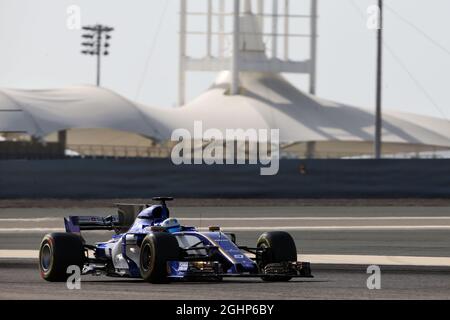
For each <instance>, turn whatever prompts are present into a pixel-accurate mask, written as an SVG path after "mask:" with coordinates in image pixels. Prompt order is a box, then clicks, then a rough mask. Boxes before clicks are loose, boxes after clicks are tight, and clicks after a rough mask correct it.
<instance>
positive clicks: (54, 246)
mask: <svg viewBox="0 0 450 320" xmlns="http://www.w3.org/2000/svg"><path fill="white" fill-rule="evenodd" d="M84 262H85V255H84V248H83V241H82V239H81V237H80V236H79V235H77V234H73V233H50V234H47V235H45V236H44V238H43V239H42V241H41V246H40V249H39V271H40V273H41V277H42V278H43V279H45V280H47V281H54V282H59V281H66V280H67V278H68V277H69V276H70V274H67V268H68V267H69V266H72V265H75V266H78V267H79V268H80V271H81V270H82V268H83V265H84Z"/></svg>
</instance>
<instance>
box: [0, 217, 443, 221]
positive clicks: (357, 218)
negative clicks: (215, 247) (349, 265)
mask: <svg viewBox="0 0 450 320" xmlns="http://www.w3.org/2000/svg"><path fill="white" fill-rule="evenodd" d="M179 219H180V220H194V221H197V220H212V221H214V220H217V221H222V220H223V221H227V220H231V221H260V220H313V221H314V220H317V221H322V220H333V221H336V220H338V221H339V220H362V221H364V220H450V217H448V216H444V217H436V216H433V217H417V216H414V217H405V216H402V217H390V216H389V217H242V218H240V217H214V218H208V217H202V218H200V217H198V218H192V217H190V218H183V217H180V218H179ZM0 221H1V220H0Z"/></svg>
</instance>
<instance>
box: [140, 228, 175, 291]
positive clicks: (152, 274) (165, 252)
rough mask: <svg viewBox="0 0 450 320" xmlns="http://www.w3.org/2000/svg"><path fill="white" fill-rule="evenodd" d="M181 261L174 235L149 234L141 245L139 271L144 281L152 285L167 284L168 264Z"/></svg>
mask: <svg viewBox="0 0 450 320" xmlns="http://www.w3.org/2000/svg"><path fill="white" fill-rule="evenodd" d="M179 259H180V247H179V246H178V241H177V239H176V238H175V236H174V235H172V234H170V233H166V232H153V233H150V234H148V235H147V236H146V237H145V238H144V240H143V241H142V244H141V253H140V259H139V269H140V272H141V276H142V279H144V281H147V282H151V283H167V282H169V279H168V278H167V276H168V274H169V270H168V265H167V262H168V261H170V260H175V261H176V260H179Z"/></svg>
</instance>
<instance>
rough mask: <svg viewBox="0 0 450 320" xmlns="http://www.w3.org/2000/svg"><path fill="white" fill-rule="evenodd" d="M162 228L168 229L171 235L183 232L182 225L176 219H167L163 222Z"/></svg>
mask: <svg viewBox="0 0 450 320" xmlns="http://www.w3.org/2000/svg"><path fill="white" fill-rule="evenodd" d="M160 226H161V227H164V228H166V230H167V231H169V232H170V233H172V232H179V231H181V225H180V223H179V222H178V220H177V219H175V218H167V219H166V220H164V221H163V222H161V224H160Z"/></svg>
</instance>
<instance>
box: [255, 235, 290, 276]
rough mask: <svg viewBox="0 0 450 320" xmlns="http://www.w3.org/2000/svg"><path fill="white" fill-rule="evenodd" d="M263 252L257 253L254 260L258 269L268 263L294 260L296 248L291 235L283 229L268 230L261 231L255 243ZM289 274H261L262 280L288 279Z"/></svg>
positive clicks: (261, 268)
mask: <svg viewBox="0 0 450 320" xmlns="http://www.w3.org/2000/svg"><path fill="white" fill-rule="evenodd" d="M256 246H257V247H258V248H264V249H265V250H264V252H263V253H261V254H257V256H256V262H257V264H258V267H259V268H260V270H263V269H264V267H265V266H266V265H267V264H269V263H280V262H296V261H297V248H296V246H295V242H294V239H292V237H291V235H290V234H289V233H287V232H284V231H270V232H265V233H263V234H262V235H261V236H260V237H259V239H258V242H257V243H256ZM291 278H292V277H290V276H263V277H262V279H263V280H264V281H289V280H291Z"/></svg>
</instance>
